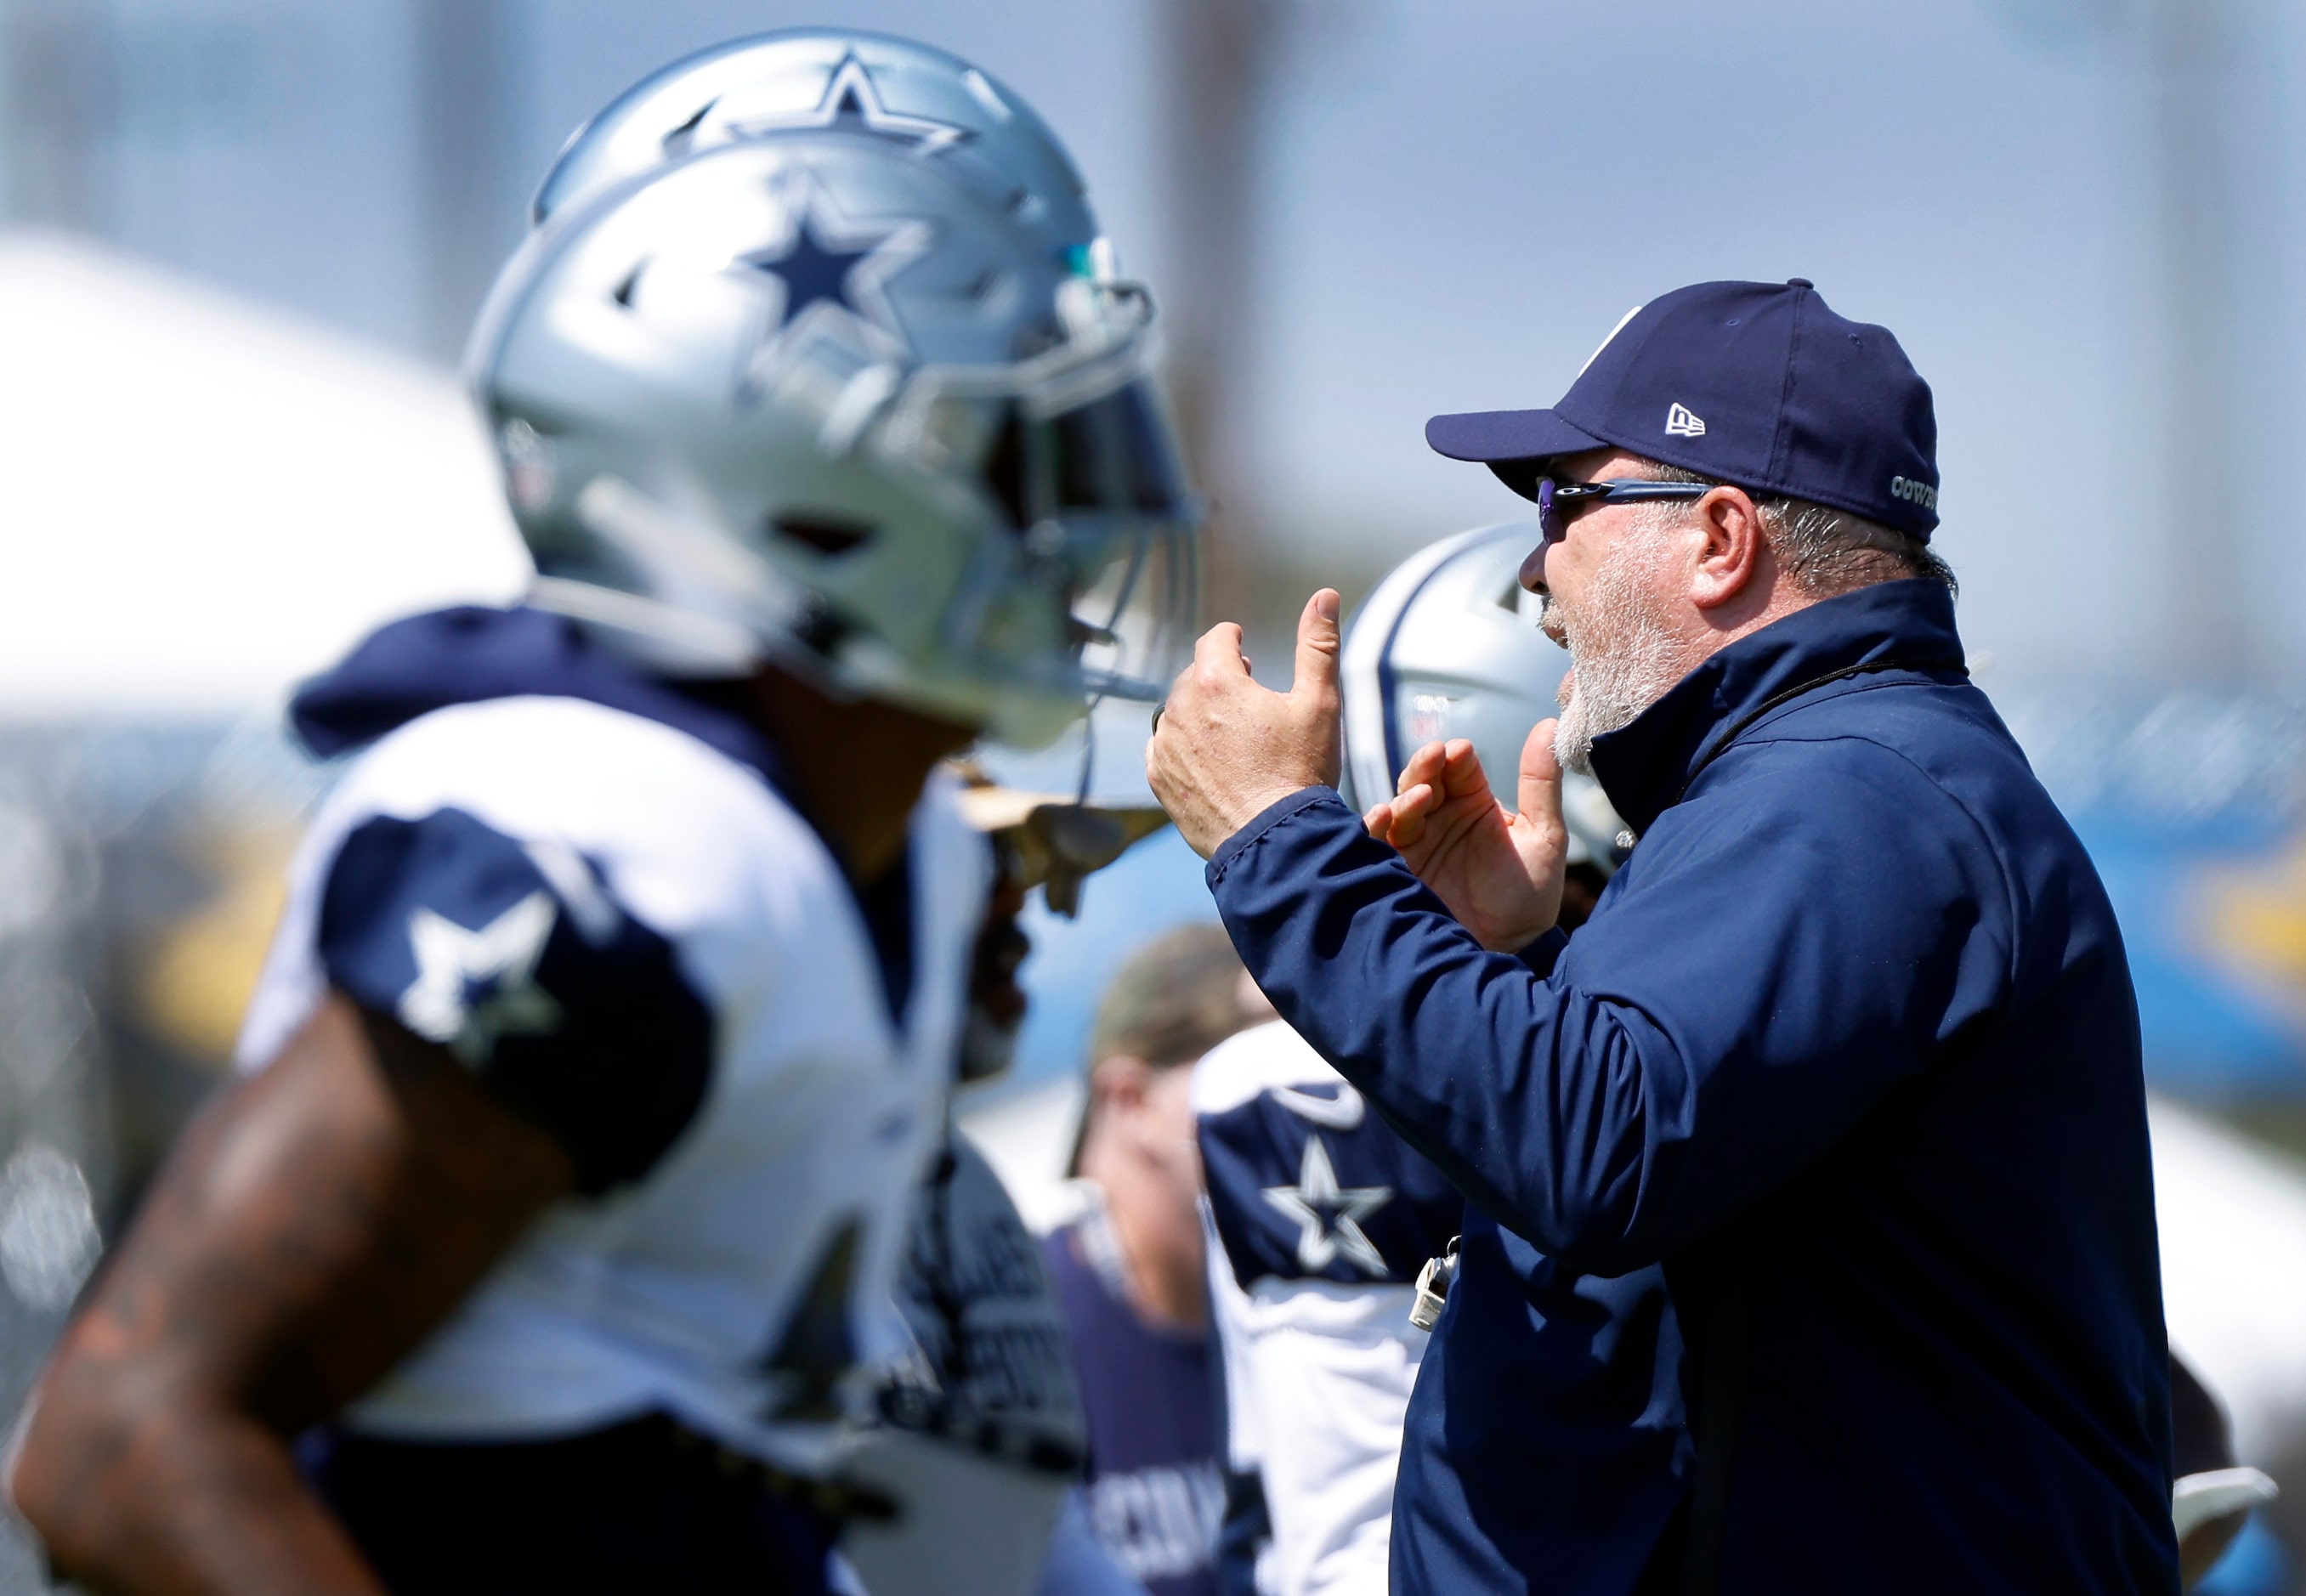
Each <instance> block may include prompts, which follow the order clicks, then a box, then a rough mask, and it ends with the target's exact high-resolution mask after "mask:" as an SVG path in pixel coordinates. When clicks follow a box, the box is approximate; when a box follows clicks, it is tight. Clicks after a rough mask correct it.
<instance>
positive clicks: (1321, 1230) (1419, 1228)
mask: <svg viewBox="0 0 2306 1596" xmlns="http://www.w3.org/2000/svg"><path fill="white" fill-rule="evenodd" d="M1192 1104H1193V1113H1194V1118H1195V1121H1196V1124H1197V1130H1198V1133H1199V1139H1200V1148H1201V1162H1202V1167H1203V1170H1204V1173H1205V1175H1206V1178H1207V1185H1208V1191H1209V1208H1208V1218H1209V1241H1210V1247H1209V1274H1210V1302H1211V1304H1212V1309H1213V1315H1214V1318H1215V1320H1216V1324H1217V1336H1218V1339H1219V1342H1220V1344H1221V1346H1222V1349H1223V1353H1224V1359H1225V1381H1226V1463H1227V1465H1228V1466H1229V1467H1231V1468H1232V1469H1233V1470H1234V1471H1235V1472H1242V1473H1251V1472H1254V1473H1255V1474H1257V1475H1258V1476H1259V1477H1260V1480H1261V1481H1262V1482H1263V1484H1264V1488H1265V1506H1266V1511H1267V1514H1268V1517H1269V1519H1270V1521H1271V1526H1272V1540H1271V1543H1270V1545H1269V1546H1268V1547H1267V1548H1266V1549H1265V1550H1264V1551H1263V1552H1262V1554H1261V1555H1260V1557H1259V1559H1258V1566H1257V1576H1258V1588H1259V1589H1260V1591H1266V1592H1275V1593H1276V1596H1382V1592H1384V1591H1385V1590H1386V1588H1387V1563H1388V1555H1389V1553H1390V1550H1391V1543H1392V1525H1393V1481H1394V1474H1395V1472H1396V1467H1397V1465H1398V1464H1399V1461H1400V1456H1401V1432H1402V1423H1403V1419H1404V1416H1405V1413H1406V1412H1407V1410H1408V1405H1409V1393H1410V1388H1411V1387H1412V1386H1413V1385H1414V1384H1415V1382H1416V1378H1417V1369H1418V1364H1419V1362H1420V1361H1422V1358H1423V1357H1424V1354H1425V1344H1426V1339H1427V1337H1426V1333H1425V1332H1424V1331H1422V1330H1420V1329H1418V1328H1416V1327H1414V1326H1413V1325H1411V1323H1410V1322H1409V1310H1410V1306H1411V1303H1412V1302H1413V1297H1414V1295H1415V1286H1414V1282H1415V1280H1416V1276H1417V1271H1418V1270H1419V1269H1420V1268H1421V1267H1422V1266H1423V1264H1424V1262H1425V1260H1426V1259H1427V1258H1429V1257H1431V1256H1432V1255H1433V1254H1435V1253H1438V1252H1439V1251H1440V1250H1442V1248H1443V1247H1444V1246H1445V1245H1446V1244H1447V1243H1448V1239H1449V1237H1450V1236H1452V1235H1454V1234H1455V1233H1456V1230H1457V1228H1458V1221H1459V1219H1460V1217H1461V1216H1462V1215H1463V1213H1464V1209H1465V1203H1464V1199H1461V1198H1460V1197H1458V1196H1457V1194H1456V1192H1455V1191H1453V1190H1451V1189H1450V1187H1449V1186H1448V1183H1447V1182H1444V1181H1442V1179H1441V1178H1440V1175H1439V1173H1438V1172H1437V1171H1435V1170H1434V1169H1433V1167H1432V1166H1431V1165H1430V1164H1427V1163H1426V1162H1425V1160H1424V1159H1422V1158H1421V1157H1419V1156H1417V1155H1416V1154H1414V1153H1413V1152H1411V1151H1410V1150H1409V1149H1408V1148H1406V1147H1405V1146H1404V1145H1403V1144H1402V1142H1401V1140H1400V1139H1399V1138H1397V1137H1396V1135H1395V1134H1394V1133H1393V1131H1391V1130H1390V1129H1389V1128H1388V1127H1387V1126H1386V1124H1385V1123H1384V1122H1382V1121H1381V1120H1379V1118H1378V1116H1377V1114H1376V1111H1375V1110H1373V1109H1371V1107H1370V1106H1369V1105H1368V1104H1367V1102H1365V1101H1364V1100H1363V1098H1362V1096H1361V1094H1360V1093H1359V1092H1357V1091H1355V1090H1354V1088H1353V1087H1352V1086H1351V1085H1349V1084H1348V1083H1347V1082H1346V1081H1345V1078H1344V1077H1342V1076H1340V1075H1339V1074H1338V1073H1337V1071H1335V1070H1333V1069H1331V1068H1330V1067H1329V1065H1328V1063H1326V1062H1325V1061H1324V1060H1323V1059H1322V1058H1321V1056H1320V1054H1317V1053H1315V1052H1314V1051H1313V1049H1312V1048H1311V1046H1308V1045H1307V1044H1306V1042H1305V1041H1304V1039H1303V1038H1302V1037H1299V1036H1298V1035H1297V1033H1296V1032H1295V1031H1294V1030H1292V1029H1290V1028H1289V1027H1288V1026H1287V1025H1285V1024H1284V1023H1282V1022H1281V1021H1279V1020H1276V1021H1274V1022H1273V1023H1271V1024H1268V1025H1261V1026H1259V1027H1257V1028H1254V1029H1251V1030H1246V1031H1243V1032H1242V1033H1241V1034H1240V1035H1238V1036H1236V1037H1232V1038H1230V1039H1229V1040H1227V1041H1225V1042H1223V1043H1220V1044H1219V1045H1218V1046H1216V1047H1214V1048H1212V1049H1211V1050H1210V1051H1209V1054H1207V1055H1206V1056H1204V1057H1203V1058H1202V1059H1201V1061H1200V1063H1198V1064H1197V1065H1195V1066H1194V1070H1193V1084H1192Z"/></svg>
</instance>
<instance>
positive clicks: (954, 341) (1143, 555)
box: [468, 132, 1196, 747]
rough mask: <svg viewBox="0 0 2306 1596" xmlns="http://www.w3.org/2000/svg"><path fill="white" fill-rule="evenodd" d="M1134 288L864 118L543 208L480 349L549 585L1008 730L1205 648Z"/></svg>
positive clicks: (644, 623) (1117, 690)
mask: <svg viewBox="0 0 2306 1596" xmlns="http://www.w3.org/2000/svg"><path fill="white" fill-rule="evenodd" d="M1150 315H1151V312H1150V307H1149V303H1148V302H1147V300H1146V298H1145V296H1144V294H1142V292H1141V291H1140V290H1137V289H1135V288H1133V287H1132V286H1128V285H1124V284H1119V283H1115V282H1111V281H1106V280H1099V279H1097V278H1094V277H1090V276H1089V275H1086V274H1084V273H1082V272H1080V271H1076V270H1073V269H1069V268H1068V266H1067V264H1066V263H1065V262H1064V261H1063V260H1059V259H1057V258H1055V257H1054V256H1053V255H1052V254H1051V252H1049V251H1048V250H1046V248H1045V247H1043V245H1042V243H1041V240H1040V239H1039V238H1038V236H1037V235H1034V234H1033V233H1032V232H1031V231H1030V230H1029V229H1027V228H1025V227H1023V226H1021V225H1020V224H1019V223H1018V222H1017V220H1016V219H1015V218H1013V217H1012V216H1010V215H1009V214H1007V213H1006V212H1004V211H1003V210H1002V209H998V208H995V207H993V206H990V205H988V204H986V201H984V199H983V198H982V197H981V196H980V195H979V194H978V192H977V191H976V190H974V189H972V188H970V187H968V186H966V185H964V184H962V183H958V182H956V181H955V180H954V179H953V178H952V176H951V175H949V174H947V173H946V172H945V171H944V169H943V168H942V166H940V165H939V164H938V163H935V162H931V161H923V160H919V159H916V158H912V157H911V156H910V154H909V153H905V152H901V151H893V150H892V149H890V148H889V147H888V145H887V143H886V142H885V141H883V140H881V139H879V138H877V137H875V136H871V135H868V134H858V133H853V132H830V133H823V134H817V135H813V136H800V135H796V136H793V137H789V138H779V139H772V140H756V141H746V142H739V143H730V144H724V145H722V146H721V147H719V148H717V149H711V150H708V151H706V152H705V153H704V154H701V155H696V156H692V157H689V158H687V159H685V160H681V161H678V162H675V163H673V164H671V165H670V166H664V167H662V169H659V170H656V171H653V172H651V173H648V174H645V175H642V176H640V177H636V178H634V179H631V180H628V181H627V182H626V183H621V184H612V185H611V186H609V187H608V188H606V189H603V190H602V191H600V192H595V193H594V194H592V195H591V196H590V197H589V198H587V199H585V200H584V201H580V202H578V203H576V204H575V205H573V206H570V207H567V208H564V209H560V210H558V211H556V212H555V213H554V214H553V217H552V219H551V222H550V223H549V224H548V225H547V226H544V227H542V228H541V229H539V230H538V231H537V232H535V233H534V234H533V235H531V236H530V238H529V241H528V243H526V244H525V246H524V247H523V248H522V250H521V251H520V252H519V253H518V254H517V255H516V256H515V257H514V259H513V260H512V262H511V263H510V264H509V265H508V266H507V267H506V269H505V270H504V273H503V275H502V276H501V277H500V278H499V280H498V284H497V286H496V289H495V291H494V292H493V294H491V300H490V303H489V305H488V308H487V309H486V310H485V311H484V312H483V316H482V320H481V323H480V326H479V328H478V329H476V331H475V332H474V341H473V345H472V347H471V350H470V354H469V356H468V365H469V371H470V375H471V380H472V382H473V385H474V388H475V391H476V392H477V394H478V396H479V397H480V400H481V403H482V405H483V410H484V411H485V413H486V414H487V416H488V419H489V421H490V423H491V427H492V429H493V431H494V433H495V436H496V440H497V443H498V447H499V450H500V455H501V457H502V462H503V465H504V470H505V478H506V486H507V491H508V496H509V498H510V499H511V501H512V507H513V511H514V515H515V517H516V519H517V521H518V523H519V525H520V528H521V533H522V535H523V537H524V538H525V540H526V542H527V543H528V546H529V549H530V551H531V553H532V554H533V555H534V558H535V560H536V566H537V570H538V573H539V579H538V582H537V584H536V586H535V589H534V597H533V602H536V603H538V604H540V605H542V606H544V607H547V608H551V609H556V610H561V611H563V612H565V613H568V614H570V615H572V616H575V617H576V618H578V619H582V620H584V621H586V622H587V623H589V624H591V625H592V626H594V627H597V628H601V629H603V630H605V631H606V632H608V633H609V634H610V635H611V636H613V637H615V638H616V639H617V640H618V641H619V644H620V645H621V646H624V647H626V648H627V649H628V651H631V652H635V653H639V654H640V655H642V656H643V657H644V658H645V659H646V660H648V661H649V662H650V663H652V664H653V665H654V666H655V667H656V668H658V669H660V670H666V671H669V672H673V673H683V674H690V675H707V674H731V673H739V672H742V671H744V670H749V669H750V668H751V667H752V666H753V665H754V664H755V663H756V662H757V661H760V660H762V659H764V658H765V659H770V660H773V661H777V662H778V663H780V664H781V665H782V666H783V667H785V668H787V669H789V670H795V671H797V672H799V673H800V674H803V675H805V676H807V677H809V678H811V679H815V680H817V681H819V682H820V683H821V684H823V685H824V686H825V687H827V689H828V690H831V691H834V692H837V693H844V694H850V695H855V696H869V697H874V698H879V699H884V700H887V701H890V702H893V703H897V704H904V705H906V706H909V707H911V708H915V709H918V710H920V711H922V712H924V713H931V714H936V715H939V716H942V717H944V718H946V719H949V720H952V721H959V722H961V723H963V724H966V725H970V726H974V727H977V728H979V729H980V730H984V731H986V733H988V734H989V735H991V736H992V737H994V738H996V739H998V740H1002V741H1006V742H1010V743H1012V744H1015V745H1017V746H1020V747H1038V746H1041V745H1044V744H1046V743H1047V742H1048V741H1050V740H1051V739H1053V738H1055V737H1056V736H1057V735H1058V734H1060V733H1061V732H1062V731H1063V730H1064V729H1065V727H1066V726H1068V725H1069V724H1071V723H1072V721H1074V720H1076V719H1077V718H1079V716H1080V714H1081V713H1082V712H1083V710H1084V709H1085V708H1086V707H1087V705H1088V704H1089V703H1090V702H1091V701H1092V700H1093V699H1094V698H1096V697H1097V696H1101V695H1107V694H1110V695H1114V696H1122V697H1133V698H1142V699H1148V700H1158V699H1159V698H1160V697H1161V696H1163V695H1164V694H1165V693H1166V691H1167V686H1168V682H1169V679H1170V677H1171V676H1172V675H1173V674H1174V670H1175V669H1176V668H1177V667H1178V665H1179V663H1180V662H1181V661H1182V660H1183V654H1184V651H1185V649H1186V647H1187V646H1188V645H1189V634H1190V625H1191V604H1192V601H1193V598H1194V594H1195V585H1196V568H1195V559H1194V555H1195V550H1194V537H1195V529H1194V522H1193V515H1192V507H1191V502H1190V499H1189V498H1188V496H1187V493H1186V490H1185V486H1184V483H1183V479H1182V476H1181V474H1180V470H1179V466H1178V464H1177V457H1176V451H1175V449H1174V447H1173V443H1172V431H1171V427H1170V423H1169V422H1168V419H1167V416H1166V410H1165V408H1164V405H1163V404H1162V401H1161V396H1160V394H1159V392H1158V390H1157V388H1156V386H1155V384H1154V382H1153V380H1152V378H1151V375H1150V373H1149V368H1148V360H1149V350H1148V336H1149V320H1150Z"/></svg>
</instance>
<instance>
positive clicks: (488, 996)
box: [398, 892, 560, 1065]
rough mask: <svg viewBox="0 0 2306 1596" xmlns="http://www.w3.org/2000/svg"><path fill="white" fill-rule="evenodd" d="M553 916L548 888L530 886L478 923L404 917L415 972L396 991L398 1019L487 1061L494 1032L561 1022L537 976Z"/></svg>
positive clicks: (538, 1031) (507, 1033) (541, 1030)
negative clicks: (536, 889) (467, 925)
mask: <svg viewBox="0 0 2306 1596" xmlns="http://www.w3.org/2000/svg"><path fill="white" fill-rule="evenodd" d="M558 918H559V905H558V904H557V903H555V902H554V901H553V898H552V894H551V893H550V892H531V893H530V894H529V895H528V896H527V897H525V898H523V899H522V900H520V901H519V902H517V903H516V904H514V905H513V906H512V907H511V908H510V909H507V910H505V911H504V913H502V914H500V915H499V916H498V917H496V918H495V919H493V920H491V921H490V922H489V923H488V924H487V925H485V926H482V927H481V928H480V929H479V930H477V931H468V930H466V929H465V927H464V926H459V925H457V923H456V922H455V921H454V920H451V919H449V918H448V917H445V916H443V915H440V914H436V913H435V912H433V911H432V910H431V909H417V910H416V911H415V912H414V913H413V914H411V915H410V916H409V917H408V943H409V947H410V950H411V951H412V952H414V954H415V956H416V978H415V979H414V981H411V982H410V983H409V984H408V990H407V991H406V992H404V993H402V994H400V1003H399V1005H398V1006H399V1012H400V1022H401V1023H402V1024H403V1025H405V1026H406V1027H407V1028H409V1029H410V1030H412V1031H414V1032H415V1033H416V1034H417V1035H418V1036H420V1037H424V1038H425V1039H426V1040H427V1041H431V1042H440V1043H442V1044H445V1045H446V1046H447V1047H448V1051H449V1052H451V1053H453V1054H456V1055H457V1059H458V1060H459V1061H460V1062H462V1063H465V1064H467V1065H476V1064H482V1063H487V1062H488V1059H489V1055H490V1054H492V1053H494V1052H495V1051H496V1045H497V1038H498V1037H513V1036H543V1035H546V1034H548V1033H550V1032H551V1031H553V1030H555V1029H557V1028H559V1024H560V1005H559V1003H556V1002H554V1001H553V998H552V994H551V993H549V992H547V991H545V990H544V988H542V986H538V985H537V984H536V961H537V960H539V959H541V958H542V957H543V954H544V944H545V942H546V939H548V938H549V937H551V935H552V926H553V922H554V921H555V920H556V919H558Z"/></svg>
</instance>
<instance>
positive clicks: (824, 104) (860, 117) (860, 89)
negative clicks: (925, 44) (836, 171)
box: [697, 55, 969, 155]
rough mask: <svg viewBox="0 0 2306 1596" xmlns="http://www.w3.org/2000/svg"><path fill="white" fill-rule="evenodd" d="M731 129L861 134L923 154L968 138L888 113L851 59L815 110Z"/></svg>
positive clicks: (964, 132) (947, 126)
mask: <svg viewBox="0 0 2306 1596" xmlns="http://www.w3.org/2000/svg"><path fill="white" fill-rule="evenodd" d="M707 109H710V107H707ZM697 115H699V116H700V117H701V116H702V115H704V113H703V112H701V111H700V112H699V113H698V114H697ZM732 125H733V126H734V127H735V128H736V130H737V131H738V132H742V133H745V134H747V135H751V134H757V133H765V132H781V131H784V130H786V129H790V128H824V129H828V130H830V131H832V132H843V133H852V132H853V133H864V134H867V135H869V136H871V137H874V138H879V139H891V140H894V141H897V142H899V143H903V144H910V145H911V146H912V147H913V148H914V149H916V150H918V151H919V152H920V153H921V154H923V155H933V154H935V152H936V151H938V150H940V149H952V147H953V146H954V145H956V144H960V143H961V142H963V141H966V140H967V139H968V138H969V129H967V128H965V127H956V126H954V125H953V124H952V123H949V122H937V121H935V120H933V119H932V118H929V117H927V116H909V115H905V114H904V113H903V112H901V111H892V110H891V109H889V107H887V106H885V105H884V104H883V103H882V100H881V91H880V90H879V89H878V88H876V87H875V85H874V82H873V74H872V73H869V72H867V71H866V70H865V64H864V63H863V62H862V61H859V60H858V59H857V57H856V56H855V55H843V56H842V57H841V62H840V64H839V65H837V66H835V67H834V68H833V75H832V76H831V77H829V78H827V79H826V80H825V82H824V98H822V99H820V100H819V101H818V102H817V105H816V109H815V110H813V111H807V112H803V113H800V114H799V115H782V116H762V117H756V118H752V119H750V120H747V121H746V122H743V123H739V124H732Z"/></svg>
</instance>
